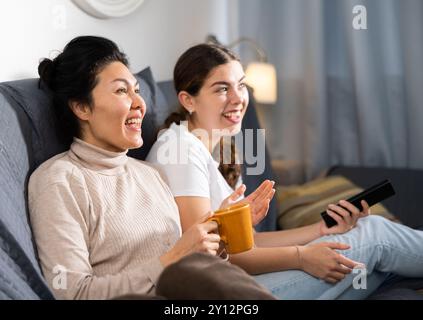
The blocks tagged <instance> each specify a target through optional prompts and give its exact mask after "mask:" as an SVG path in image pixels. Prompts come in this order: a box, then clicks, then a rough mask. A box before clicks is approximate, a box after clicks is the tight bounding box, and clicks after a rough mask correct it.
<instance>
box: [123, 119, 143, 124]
mask: <svg viewBox="0 0 423 320" xmlns="http://www.w3.org/2000/svg"><path fill="white" fill-rule="evenodd" d="M141 121H142V120H141V118H134V119H129V120H126V121H125V124H141Z"/></svg>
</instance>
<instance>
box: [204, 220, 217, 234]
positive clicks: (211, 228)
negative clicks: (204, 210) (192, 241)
mask: <svg viewBox="0 0 423 320" xmlns="http://www.w3.org/2000/svg"><path fill="white" fill-rule="evenodd" d="M200 225H201V226H203V228H204V231H206V232H207V233H210V232H215V231H217V228H218V224H217V222H216V221H207V222H203V223H201V224H200Z"/></svg>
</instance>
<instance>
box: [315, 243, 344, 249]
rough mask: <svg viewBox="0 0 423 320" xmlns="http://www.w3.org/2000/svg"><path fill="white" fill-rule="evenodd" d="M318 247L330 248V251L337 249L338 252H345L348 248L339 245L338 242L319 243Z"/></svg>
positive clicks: (342, 244) (341, 244)
mask: <svg viewBox="0 0 423 320" xmlns="http://www.w3.org/2000/svg"><path fill="white" fill-rule="evenodd" d="M320 245H322V246H324V247H328V248H331V249H338V250H347V249H349V248H350V246H349V245H348V244H346V243H340V242H321V243H320Z"/></svg>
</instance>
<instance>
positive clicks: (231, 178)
mask: <svg viewBox="0 0 423 320" xmlns="http://www.w3.org/2000/svg"><path fill="white" fill-rule="evenodd" d="M231 61H240V59H239V58H238V57H237V56H236V55H235V54H234V53H233V52H232V51H231V50H229V49H228V48H226V47H224V46H221V45H217V44H199V45H196V46H194V47H191V48H190V49H188V50H187V51H185V53H183V54H182V56H181V57H180V58H179V59H178V61H177V63H176V65H175V69H174V71H173V81H174V85H175V89H176V92H177V93H178V94H179V92H181V91H186V92H188V93H189V94H190V95H192V96H197V95H198V93H199V92H200V90H201V88H202V87H203V85H204V82H205V81H206V79H207V77H208V76H209V74H210V72H211V71H212V70H213V69H214V68H216V67H218V66H220V65H223V64H226V63H229V62H231ZM188 118H189V113H188V111H187V110H186V109H185V108H184V107H182V106H179V109H178V111H177V112H173V113H172V114H171V115H170V116H169V117H168V118H167V119H166V121H165V125H164V127H165V128H169V127H170V125H171V124H172V123H176V124H180V123H181V121H186V120H188ZM223 142H224V139H221V141H220V143H219V145H220V157H219V159H220V166H219V170H220V172H221V173H222V175H223V177H224V178H225V180H226V181H227V182H228V184H229V185H230V186H231V187H232V188H235V186H236V183H237V182H238V179H239V176H240V175H241V166H240V165H239V164H236V163H235V156H236V149H235V143H234V141H233V139H231V163H230V164H225V163H223V160H224V157H223V154H222V153H223V150H224V148H223Z"/></svg>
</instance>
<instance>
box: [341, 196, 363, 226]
mask: <svg viewBox="0 0 423 320" xmlns="http://www.w3.org/2000/svg"><path fill="white" fill-rule="evenodd" d="M339 204H340V205H341V206H342V207H344V208H345V209H347V210H348V211H349V212H351V215H350V217H351V224H352V225H353V226H355V224H356V222H357V220H358V219H359V218H360V210H359V209H358V208H357V207H356V206H354V205H352V204H351V203H350V202H348V201H345V200H341V201H339Z"/></svg>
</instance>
